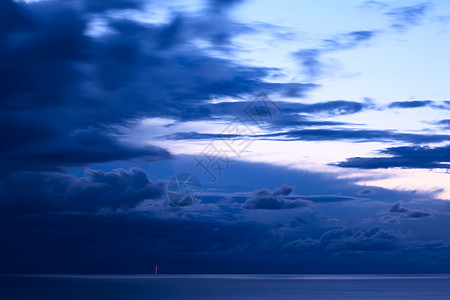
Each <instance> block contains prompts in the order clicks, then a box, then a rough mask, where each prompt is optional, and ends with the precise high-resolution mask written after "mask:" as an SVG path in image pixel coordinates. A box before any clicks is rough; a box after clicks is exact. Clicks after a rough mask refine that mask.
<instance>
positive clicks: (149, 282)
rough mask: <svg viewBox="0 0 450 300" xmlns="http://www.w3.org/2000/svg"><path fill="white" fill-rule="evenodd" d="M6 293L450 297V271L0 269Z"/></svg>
mask: <svg viewBox="0 0 450 300" xmlns="http://www.w3.org/2000/svg"><path fill="white" fill-rule="evenodd" d="M0 299H8V300H9V299H30V300H31V299H62V300H71V299H77V300H78V299H180V300H191V299H209V300H215V299H258V300H265V299H286V300H290V299H346V300H348V299H450V275H136V276H133V275H130V276H110V275H108V276H80V275H51V276H49V275H45V276H44V275H39V276H38V275H33V276H31V275H28V276H24V275H20V276H19V275H14V276H12V275H0Z"/></svg>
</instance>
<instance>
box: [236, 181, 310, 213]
mask: <svg viewBox="0 0 450 300" xmlns="http://www.w3.org/2000/svg"><path fill="white" fill-rule="evenodd" d="M293 191H294V187H293V186H289V185H287V184H284V185H282V186H281V187H279V188H277V189H275V190H274V191H273V192H271V191H269V190H268V189H261V190H258V191H255V192H253V195H252V196H251V197H250V198H248V199H247V200H246V201H245V203H244V204H243V205H242V208H245V209H267V210H278V209H292V208H304V207H310V206H311V205H312V202H311V201H308V200H304V199H294V200H290V199H287V198H285V197H286V196H289V195H290V194H292V192H293Z"/></svg>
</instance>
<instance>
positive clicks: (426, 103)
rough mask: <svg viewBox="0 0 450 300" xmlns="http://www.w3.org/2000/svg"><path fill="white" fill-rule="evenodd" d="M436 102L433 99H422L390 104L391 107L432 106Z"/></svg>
mask: <svg viewBox="0 0 450 300" xmlns="http://www.w3.org/2000/svg"><path fill="white" fill-rule="evenodd" d="M433 103H434V102H433V101H431V100H422V101H397V102H392V103H391V104H389V107H390V108H417V107H424V106H430V105H431V104H433Z"/></svg>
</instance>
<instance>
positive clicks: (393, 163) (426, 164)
mask: <svg viewBox="0 0 450 300" xmlns="http://www.w3.org/2000/svg"><path fill="white" fill-rule="evenodd" d="M380 153H381V154H383V155H388V156H387V157H386V156H383V157H352V158H348V159H347V160H346V161H344V162H340V163H338V164H337V166H339V167H344V168H360V169H380V168H383V169H386V168H393V167H400V168H419V169H432V168H443V169H448V168H450V164H448V162H449V161H450V146H443V147H434V148H432V147H425V146H424V147H420V146H410V147H408V146H405V147H392V148H387V149H384V150H381V151H380Z"/></svg>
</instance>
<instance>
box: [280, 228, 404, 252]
mask: <svg viewBox="0 0 450 300" xmlns="http://www.w3.org/2000/svg"><path fill="white" fill-rule="evenodd" d="M403 238H404V235H403V234H399V233H396V232H393V231H388V230H382V229H380V228H379V227H376V228H372V229H370V230H368V231H360V230H358V231H355V230H351V229H339V230H331V231H327V232H325V233H324V234H322V236H321V237H320V238H319V239H312V238H304V239H299V240H296V241H293V242H291V243H290V244H288V245H287V249H288V250H289V251H291V252H295V253H303V252H316V251H323V252H333V253H339V252H342V251H349V252H367V251H370V252H373V251H375V252H378V251H381V252H385V251H393V250H395V249H396V248H397V247H398V244H397V243H398V241H399V240H401V239H403Z"/></svg>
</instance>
